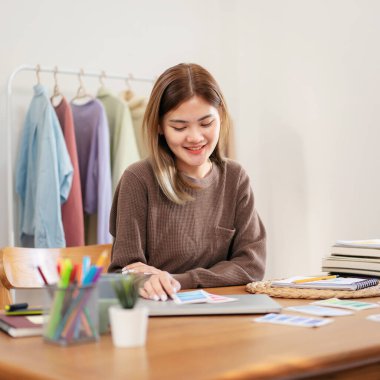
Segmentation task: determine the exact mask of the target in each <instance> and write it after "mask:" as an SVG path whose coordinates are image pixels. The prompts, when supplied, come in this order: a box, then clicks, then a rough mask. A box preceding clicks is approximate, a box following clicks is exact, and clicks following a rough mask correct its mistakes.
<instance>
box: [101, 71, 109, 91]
mask: <svg viewBox="0 0 380 380" xmlns="http://www.w3.org/2000/svg"><path fill="white" fill-rule="evenodd" d="M106 78H107V76H106V72H105V71H104V70H102V72H101V73H100V75H99V83H100V87H101V88H102V87H105V85H104V79H106Z"/></svg>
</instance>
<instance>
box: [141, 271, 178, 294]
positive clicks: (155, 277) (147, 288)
mask: <svg viewBox="0 0 380 380" xmlns="http://www.w3.org/2000/svg"><path fill="white" fill-rule="evenodd" d="M154 269H156V268H154ZM156 270H157V271H159V270H158V269H156ZM180 289H181V284H180V283H179V282H178V281H177V280H175V279H174V278H173V277H172V275H171V274H170V273H168V272H164V271H159V273H156V274H152V275H151V276H150V278H149V279H148V280H146V281H145V283H144V285H143V286H142V287H141V288H140V291H139V292H140V296H141V297H143V298H147V299H152V300H155V301H159V300H161V301H166V300H167V299H168V296H169V297H170V298H173V297H174V294H175V293H177V292H178V290H180Z"/></svg>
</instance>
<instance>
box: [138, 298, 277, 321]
mask: <svg viewBox="0 0 380 380" xmlns="http://www.w3.org/2000/svg"><path fill="white" fill-rule="evenodd" d="M228 297H231V298H236V299H237V301H233V302H225V303H188V304H176V303H175V302H174V301H171V300H170V301H165V302H161V301H151V300H145V299H140V300H139V301H138V306H146V307H147V308H148V310H149V316H150V317H156V316H171V315H231V314H265V313H279V312H280V311H281V305H280V304H279V303H277V302H276V301H274V300H273V299H272V298H270V297H269V296H267V295H266V294H228Z"/></svg>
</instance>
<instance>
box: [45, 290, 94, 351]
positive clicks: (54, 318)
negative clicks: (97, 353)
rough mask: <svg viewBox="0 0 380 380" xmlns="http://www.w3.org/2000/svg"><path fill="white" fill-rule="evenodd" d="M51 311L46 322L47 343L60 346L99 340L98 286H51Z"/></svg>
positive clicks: (49, 291) (46, 317)
mask: <svg viewBox="0 0 380 380" xmlns="http://www.w3.org/2000/svg"><path fill="white" fill-rule="evenodd" d="M46 289H47V297H48V298H49V303H48V304H49V305H50V310H49V314H48V315H46V316H45V320H44V340H45V341H47V342H51V343H56V344H60V345H64V346H67V345H70V344H76V343H84V342H92V341H97V340H98V339H99V332H98V317H99V315H98V299H97V298H98V292H97V287H96V285H93V284H90V285H83V286H72V285H70V286H69V287H67V288H58V287H52V286H48V287H46Z"/></svg>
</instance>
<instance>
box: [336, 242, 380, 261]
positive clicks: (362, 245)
mask: <svg viewBox="0 0 380 380" xmlns="http://www.w3.org/2000/svg"><path fill="white" fill-rule="evenodd" d="M331 254H333V255H343V256H359V257H378V258H380V239H371V240H338V241H336V242H335V244H334V245H333V246H332V247H331Z"/></svg>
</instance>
